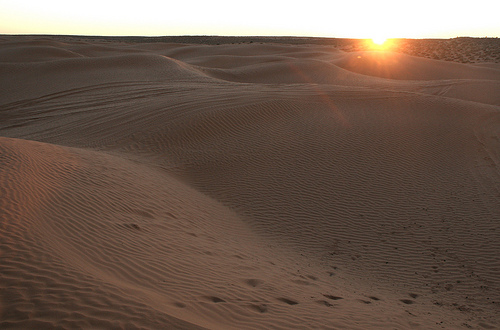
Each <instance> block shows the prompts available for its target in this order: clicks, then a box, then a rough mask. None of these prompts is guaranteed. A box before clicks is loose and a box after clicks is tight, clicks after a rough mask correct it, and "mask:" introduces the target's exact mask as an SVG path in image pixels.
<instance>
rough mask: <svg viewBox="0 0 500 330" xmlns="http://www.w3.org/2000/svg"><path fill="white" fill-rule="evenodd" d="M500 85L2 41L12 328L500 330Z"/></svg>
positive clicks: (372, 68) (399, 59)
mask: <svg viewBox="0 0 500 330" xmlns="http://www.w3.org/2000/svg"><path fill="white" fill-rule="evenodd" d="M49 39H50V38H49ZM498 72H500V71H499V70H498V68H497V67H495V66H494V65H491V66H474V65H466V64H457V63H445V62H443V61H439V60H429V59H423V58H418V57H412V56H409V55H401V54H395V53H391V52H378V53H373V52H357V53H345V52H343V51H340V50H338V49H335V48H333V47H326V46H314V45H300V46H297V45H295V46H292V45H282V44H281V45H273V44H264V45H261V44H243V45H213V46H208V45H185V44H161V43H159V44H133V43H113V42H109V43H100V42H98V41H94V42H90V41H87V42H69V41H68V42H63V41H60V40H59V41H58V40H56V39H54V40H46V39H42V40H41V39H37V38H33V39H32V40H30V39H27V38H24V39H19V40H17V39H16V38H15V37H11V38H4V41H3V45H2V50H1V51H0V74H1V76H2V78H1V79H0V87H1V88H0V159H1V161H0V191H1V192H2V198H1V208H0V212H1V218H2V221H1V223H0V228H1V242H0V243H1V244H0V256H1V259H2V262H1V263H0V275H1V277H0V288H1V290H0V328H2V329H3V328H54V327H62V328H149V329H157V328H179V329H197V328H208V329H219V328H228V329H261V328H282V329H290V328H347V329H367V328H380V329H387V328H397V329H407V328H422V329H430V328H447V329H458V328H464V329H465V328H495V327H498V326H500V323H499V319H498V314H499V313H500V254H499V252H500V229H499V224H500V170H499V166H500V152H499V150H500V106H499V99H498V95H500V94H499V93H498V92H499V86H500V85H499V84H500V75H499V74H498Z"/></svg>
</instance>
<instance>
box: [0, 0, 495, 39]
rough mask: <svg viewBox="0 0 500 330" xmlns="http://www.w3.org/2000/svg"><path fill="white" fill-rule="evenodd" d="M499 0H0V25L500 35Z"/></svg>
mask: <svg viewBox="0 0 500 330" xmlns="http://www.w3.org/2000/svg"><path fill="white" fill-rule="evenodd" d="M499 17H500V0H474V1H467V2H463V1H462V2H461V1H458V0H455V1H449V0H443V1H441V0H414V1H412V0H410V1H405V0H398V1H395V0H381V1H375V0H370V1H368V0H359V1H356V0H342V1H332V0H330V1H318V0H298V1H286V2H285V1H273V0H253V1H237V0H232V1H229V0H214V1H210V0H204V1H198V0H177V1H168V0H167V1H165V0H164V1H153V0H141V1H127V0H122V1H106V0H100V1H96V0H86V1H71V0H65V1H55V0H38V1H23V0H12V1H9V0H0V33H6V34H25V33H27V34H80V35H145V36H159V35H293V36H318V37H351V38H373V37H387V38H390V37H407V38H432V37H438V38H450V37H457V36H475V37H484V36H489V37H500V18H499Z"/></svg>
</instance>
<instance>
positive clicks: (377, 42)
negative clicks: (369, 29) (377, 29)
mask: <svg viewBox="0 0 500 330" xmlns="http://www.w3.org/2000/svg"><path fill="white" fill-rule="evenodd" d="M372 41H373V43H374V44H375V45H379V46H382V45H383V44H385V42H386V41H387V38H384V37H376V38H372Z"/></svg>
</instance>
